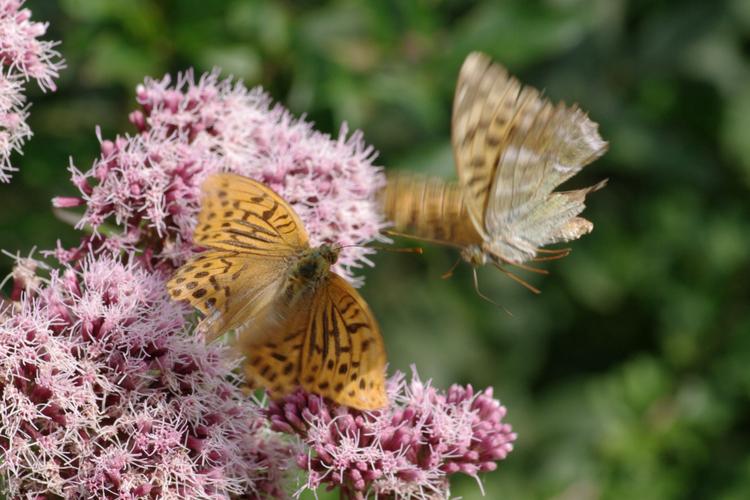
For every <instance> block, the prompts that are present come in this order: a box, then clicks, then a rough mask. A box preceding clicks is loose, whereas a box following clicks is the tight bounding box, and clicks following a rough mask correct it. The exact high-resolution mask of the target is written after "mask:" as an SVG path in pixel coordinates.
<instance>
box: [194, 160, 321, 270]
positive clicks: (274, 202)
mask: <svg viewBox="0 0 750 500" xmlns="http://www.w3.org/2000/svg"><path fill="white" fill-rule="evenodd" d="M201 195H202V197H201V209H200V212H199V214H198V224H197V225H196V228H195V234H194V240H195V243H196V244H197V245H200V246H204V247H209V248H214V249H218V250H227V251H233V252H243V253H253V254H257V255H264V256H274V255H276V256H285V255H290V254H292V253H294V252H295V251H298V250H301V249H305V248H308V247H309V243H308V237H307V233H306V231H305V229H304V226H303V225H302V222H301V221H300V219H299V217H298V216H297V214H296V213H295V212H294V210H292V208H291V207H290V206H289V204H287V202H286V201H284V200H283V199H282V198H281V197H280V196H279V195H277V194H276V193H275V192H273V190H271V189H270V188H269V187H267V186H265V185H263V184H261V183H259V182H256V181H254V180H252V179H249V178H247V177H242V176H240V175H236V174H229V173H222V174H214V175H211V176H209V177H208V178H206V180H205V181H204V183H203V184H202V186H201Z"/></svg>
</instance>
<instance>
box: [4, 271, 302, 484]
mask: <svg viewBox="0 0 750 500" xmlns="http://www.w3.org/2000/svg"><path fill="white" fill-rule="evenodd" d="M80 264H81V266H80V268H79V269H78V270H74V268H71V267H67V268H64V269H63V270H62V271H60V272H57V271H53V272H52V275H51V278H50V279H49V280H48V283H47V284H46V285H45V284H42V283H41V282H40V281H38V280H37V279H32V280H29V273H28V272H24V273H18V276H17V279H20V280H26V281H25V282H24V283H21V284H20V285H18V286H17V287H16V288H25V289H27V293H26V294H25V297H24V298H23V299H22V300H20V301H12V302H11V301H4V304H5V306H4V309H3V310H2V311H0V398H1V399H0V450H1V451H2V460H0V475H1V476H2V477H3V480H4V489H5V493H6V494H7V495H8V497H9V498H11V497H12V498H20V497H24V498H53V497H54V498H60V497H64V498H94V497H96V498H142V497H148V498H156V497H159V498H208V497H211V498H225V497H227V496H229V495H246V496H257V495H260V494H263V493H265V494H270V495H272V496H280V495H282V490H281V485H280V480H281V478H282V476H283V475H284V474H285V471H286V469H287V464H288V463H289V457H290V451H291V450H290V448H289V447H288V445H286V444H284V441H283V440H281V439H279V437H278V435H277V434H276V433H274V432H272V431H271V430H270V429H269V426H268V424H267V421H266V419H264V418H263V416H262V415H261V414H260V410H259V407H258V406H257V405H256V404H255V403H253V402H252V401H251V400H248V399H247V398H246V397H245V396H244V395H243V394H242V392H241V391H240V390H239V389H238V387H237V385H236V384H235V383H234V382H235V376H234V374H233V371H232V370H233V368H234V366H232V365H231V364H228V363H227V362H226V359H227V356H226V355H225V354H226V353H225V352H224V349H223V348H222V347H220V346H218V345H209V346H207V345H205V344H204V342H203V339H202V338H198V337H195V336H189V335H187V334H186V331H185V327H186V326H187V325H186V321H185V313H186V311H185V310H184V308H183V307H182V306H180V305H178V304H175V303H173V302H171V301H170V300H169V298H168V296H167V294H166V291H165V290H164V277H163V276H160V275H159V274H153V273H149V272H147V271H146V270H145V269H144V268H143V267H142V266H139V265H136V264H122V263H120V262H118V261H116V260H113V259H111V258H99V259H94V258H87V259H85V260H83V261H81V262H80ZM25 266H26V268H29V267H31V266H28V263H26V264H25Z"/></svg>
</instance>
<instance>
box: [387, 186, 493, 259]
mask: <svg viewBox="0 0 750 500" xmlns="http://www.w3.org/2000/svg"><path fill="white" fill-rule="evenodd" d="M381 206H382V207H383V212H384V213H385V216H386V218H387V219H388V220H390V221H391V222H393V231H395V232H396V233H402V234H406V235H411V236H414V237H417V238H422V239H426V240H434V241H438V242H443V243H448V244H452V245H454V246H459V247H463V246H467V245H472V244H479V243H481V242H482V238H481V237H480V236H479V234H478V233H477V232H476V230H475V229H474V227H473V226H472V224H471V220H470V217H469V214H468V210H467V208H466V204H465V202H464V199H463V195H462V193H461V188H460V187H459V186H458V185H457V184H455V183H452V182H446V181H444V180H443V179H440V178H437V177H427V176H423V175H415V174H405V173H389V174H388V183H387V184H386V187H385V189H384V190H383V192H382V193H381Z"/></svg>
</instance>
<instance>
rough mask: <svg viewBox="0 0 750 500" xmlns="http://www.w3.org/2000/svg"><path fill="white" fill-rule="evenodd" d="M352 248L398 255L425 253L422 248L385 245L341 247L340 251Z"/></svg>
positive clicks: (339, 247)
mask: <svg viewBox="0 0 750 500" xmlns="http://www.w3.org/2000/svg"><path fill="white" fill-rule="evenodd" d="M351 247H360V248H374V249H375V250H383V251H386V252H396V253H416V254H419V255H422V254H423V253H424V250H423V249H422V247H405V248H399V247H395V248H394V247H387V246H384V245H339V246H338V249H339V250H340V249H342V248H351Z"/></svg>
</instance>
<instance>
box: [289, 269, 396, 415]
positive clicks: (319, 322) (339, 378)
mask: <svg viewBox="0 0 750 500" xmlns="http://www.w3.org/2000/svg"><path fill="white" fill-rule="evenodd" d="M308 325H309V326H308V331H307V337H306V338H305V343H304V345H303V347H302V363H301V367H302V369H301V373H300V381H301V383H302V386H303V387H304V388H305V389H307V390H309V391H311V392H315V393H317V394H321V395H323V396H327V397H329V398H331V399H333V400H334V401H336V402H337V403H340V404H344V405H347V406H352V407H354V408H359V409H364V410H373V409H377V408H382V407H383V406H385V405H386V404H387V402H388V400H387V396H386V392H385V365H386V354H385V346H384V344H383V338H382V337H381V335H380V329H379V328H378V325H377V323H376V322H375V318H374V317H373V314H372V312H371V311H370V308H369V307H368V306H367V304H366V303H365V302H364V300H362V297H360V295H359V294H358V293H357V291H356V290H354V288H352V286H351V285H349V284H348V283H347V282H346V281H344V279H343V278H341V277H340V276H338V275H336V274H333V273H332V274H331V276H330V279H329V280H328V282H327V283H326V285H325V287H324V289H323V290H321V291H320V293H319V294H317V296H316V297H315V301H314V305H313V307H312V312H311V318H310V321H309V323H308Z"/></svg>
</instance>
